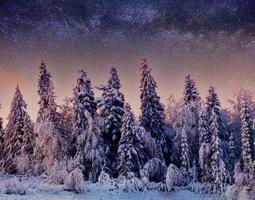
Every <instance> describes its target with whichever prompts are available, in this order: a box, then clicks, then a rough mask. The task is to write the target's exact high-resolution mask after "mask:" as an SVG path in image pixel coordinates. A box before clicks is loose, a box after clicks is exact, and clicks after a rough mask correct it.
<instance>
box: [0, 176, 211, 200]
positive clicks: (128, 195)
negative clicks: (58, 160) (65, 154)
mask: <svg viewBox="0 0 255 200" xmlns="http://www.w3.org/2000/svg"><path fill="white" fill-rule="evenodd" d="M8 179H9V178H7V177H5V178H3V177H2V178H0V188H1V193H0V199H1V200H2V199H3V200H59V199H60V200H72V199H74V200H84V199H86V200H111V199H112V200H120V199H124V200H156V199H159V200H165V199H168V200H169V199H171V200H186V199H188V200H210V198H209V197H208V196H201V195H199V194H195V193H192V192H189V191H186V190H182V191H177V192H171V193H165V192H161V191H155V190H154V191H151V190H150V191H143V192H138V191H137V192H123V191H122V190H117V189H111V187H109V186H107V185H103V186H102V185H100V184H92V183H88V182H86V183H84V189H85V190H84V192H83V193H82V194H75V193H73V192H67V191H64V189H63V186H57V185H53V184H49V183H47V182H46V181H44V180H42V179H40V178H35V177H32V178H29V179H27V178H20V179H22V182H21V183H22V186H24V187H25V188H26V194H25V195H7V194H3V193H4V192H3V190H4V188H5V186H4V185H5V183H6V180H8Z"/></svg>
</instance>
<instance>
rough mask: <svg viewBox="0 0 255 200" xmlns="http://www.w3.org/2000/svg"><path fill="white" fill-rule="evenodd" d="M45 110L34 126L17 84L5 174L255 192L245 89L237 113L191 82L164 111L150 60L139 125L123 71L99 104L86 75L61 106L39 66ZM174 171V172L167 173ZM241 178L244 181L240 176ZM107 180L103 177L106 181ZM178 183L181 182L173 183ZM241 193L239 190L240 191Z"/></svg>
mask: <svg viewBox="0 0 255 200" xmlns="http://www.w3.org/2000/svg"><path fill="white" fill-rule="evenodd" d="M39 71H40V73H39V78H38V95H39V97H40V101H39V111H38V115H37V119H36V122H35V123H32V121H31V119H30V117H29V115H28V113H27V112H26V107H27V105H26V103H25V101H24V99H23V97H22V94H21V92H20V89H19V87H18V86H17V88H16V91H15V94H14V97H13V100H12V103H11V110H10V114H9V116H8V123H7V125H6V127H5V128H3V126H2V122H3V120H2V119H1V120H0V148H1V151H0V169H1V171H2V172H3V173H9V174H21V175H41V174H46V175H47V176H49V177H51V178H52V179H53V180H54V182H57V183H61V184H62V183H64V179H65V177H69V178H70V176H71V177H74V176H75V173H76V175H77V173H78V174H82V177H83V178H84V179H85V180H90V181H92V182H97V181H98V179H99V177H100V176H101V175H102V173H103V174H104V175H105V174H108V175H109V177H111V178H121V179H132V178H133V177H137V178H140V179H141V180H142V181H143V182H144V183H145V184H146V183H148V182H151V181H154V182H163V183H166V186H167V188H168V190H171V189H172V187H170V186H169V184H170V181H172V182H171V183H172V184H173V185H174V184H176V185H184V186H188V185H189V184H191V183H196V182H200V183H203V190H204V191H206V192H208V193H214V194H222V193H224V192H225V189H226V185H231V184H232V185H234V186H235V184H236V177H237V176H239V175H240V174H242V181H243V182H242V186H243V187H247V188H250V187H253V186H252V184H254V177H255V175H254V173H255V162H254V156H255V147H254V126H253V121H254V116H255V115H254V114H255V103H254V99H253V96H252V94H251V93H250V92H249V91H245V90H240V91H239V92H238V94H237V96H236V97H237V99H236V101H232V102H231V103H232V104H231V105H232V109H229V110H225V109H222V108H221V104H220V100H219V98H218V95H217V93H216V90H215V88H214V87H210V88H209V90H208V95H207V97H206V99H202V98H201V97H200V96H199V92H198V89H197V87H196V83H195V81H194V80H193V79H192V78H191V76H189V75H188V76H186V78H185V87H184V94H183V98H182V100H180V101H175V100H174V98H170V99H169V104H168V105H167V106H164V105H163V104H162V103H161V102H160V97H159V96H158V95H157V91H156V89H157V83H156V81H155V80H154V78H153V76H152V73H151V68H150V67H149V65H148V63H147V61H146V60H145V59H143V60H142V62H141V65H140V73H141V77H140V100H141V108H140V109H141V110H140V113H141V115H140V117H139V119H138V120H137V119H136V118H135V116H134V114H133V112H132V109H131V107H130V105H129V104H128V103H125V98H124V94H123V93H122V92H121V83H120V79H119V76H118V72H117V69H116V68H114V67H112V68H111V69H110V78H109V80H108V82H107V83H106V84H105V85H102V86H100V87H97V88H96V89H98V90H100V91H101V96H100V97H99V98H97V99H96V98H95V95H94V88H93V86H92V83H91V80H90V78H89V76H88V74H87V73H86V72H85V71H83V70H81V71H80V72H79V77H78V78H77V80H76V84H75V87H74V89H73V96H72V97H71V98H66V99H65V104H64V105H57V104H56V101H55V93H54V86H53V83H52V77H51V74H50V73H49V72H48V70H47V66H46V65H45V63H43V62H42V63H41V65H40V67H39ZM167 167H168V169H167ZM177 174H179V176H181V178H180V177H179V178H180V179H181V180H182V181H178V180H180V179H178V178H176V177H174V176H177ZM239 177H240V176H239ZM101 178H102V177H101ZM174 180H176V181H174ZM233 190H234V189H233Z"/></svg>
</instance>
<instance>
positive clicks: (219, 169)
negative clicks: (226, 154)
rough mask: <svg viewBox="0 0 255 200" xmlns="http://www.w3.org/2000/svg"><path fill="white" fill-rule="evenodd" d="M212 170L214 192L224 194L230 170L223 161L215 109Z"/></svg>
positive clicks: (213, 113) (212, 126)
mask: <svg viewBox="0 0 255 200" xmlns="http://www.w3.org/2000/svg"><path fill="white" fill-rule="evenodd" d="M211 118H212V119H211V131H212V142H211V145H212V146H211V153H212V154H211V170H212V193H214V194H217V195H219V194H222V193H223V192H224V190H225V183H227V181H228V172H227V169H226V166H225V163H224V161H223V157H222V156H223V153H222V149H221V145H220V138H219V135H220V128H219V124H218V120H217V114H216V112H215V110H212V115H211Z"/></svg>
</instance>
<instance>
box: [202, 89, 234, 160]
mask: <svg viewBox="0 0 255 200" xmlns="http://www.w3.org/2000/svg"><path fill="white" fill-rule="evenodd" d="M205 112H206V116H207V120H208V124H209V133H210V140H211V139H212V134H213V130H212V128H211V127H212V123H213V122H212V120H213V117H212V113H213V112H214V114H215V115H216V118H217V124H218V126H219V138H220V145H221V149H222V153H223V158H224V161H226V160H228V159H229V158H228V157H229V146H228V138H229V133H228V130H227V127H226V123H225V122H224V121H223V115H222V110H221V104H220V101H219V98H218V95H217V93H216V92H215V89H214V87H210V88H209V91H208V96H207V97H206V106H205Z"/></svg>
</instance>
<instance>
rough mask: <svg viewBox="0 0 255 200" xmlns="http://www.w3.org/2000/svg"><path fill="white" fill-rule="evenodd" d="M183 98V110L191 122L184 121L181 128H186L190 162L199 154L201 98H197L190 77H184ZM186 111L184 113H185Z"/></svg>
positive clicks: (194, 86) (193, 82)
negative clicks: (189, 116)
mask: <svg viewBox="0 0 255 200" xmlns="http://www.w3.org/2000/svg"><path fill="white" fill-rule="evenodd" d="M183 93H184V97H183V101H184V104H183V110H184V112H189V113H190V115H191V117H192V119H193V120H189V122H191V123H187V122H186V120H185V121H184V122H183V124H182V126H186V131H187V132H188V133H187V136H188V143H191V144H192V146H191V155H192V157H191V160H193V159H194V158H195V159H198V152H199V130H198V127H199V113H200V110H201V98H200V96H199V93H198V90H197V87H196V83H195V81H194V80H193V79H192V78H191V76H190V75H188V76H186V79H185V86H184V92H183ZM185 110H186V111H185Z"/></svg>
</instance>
